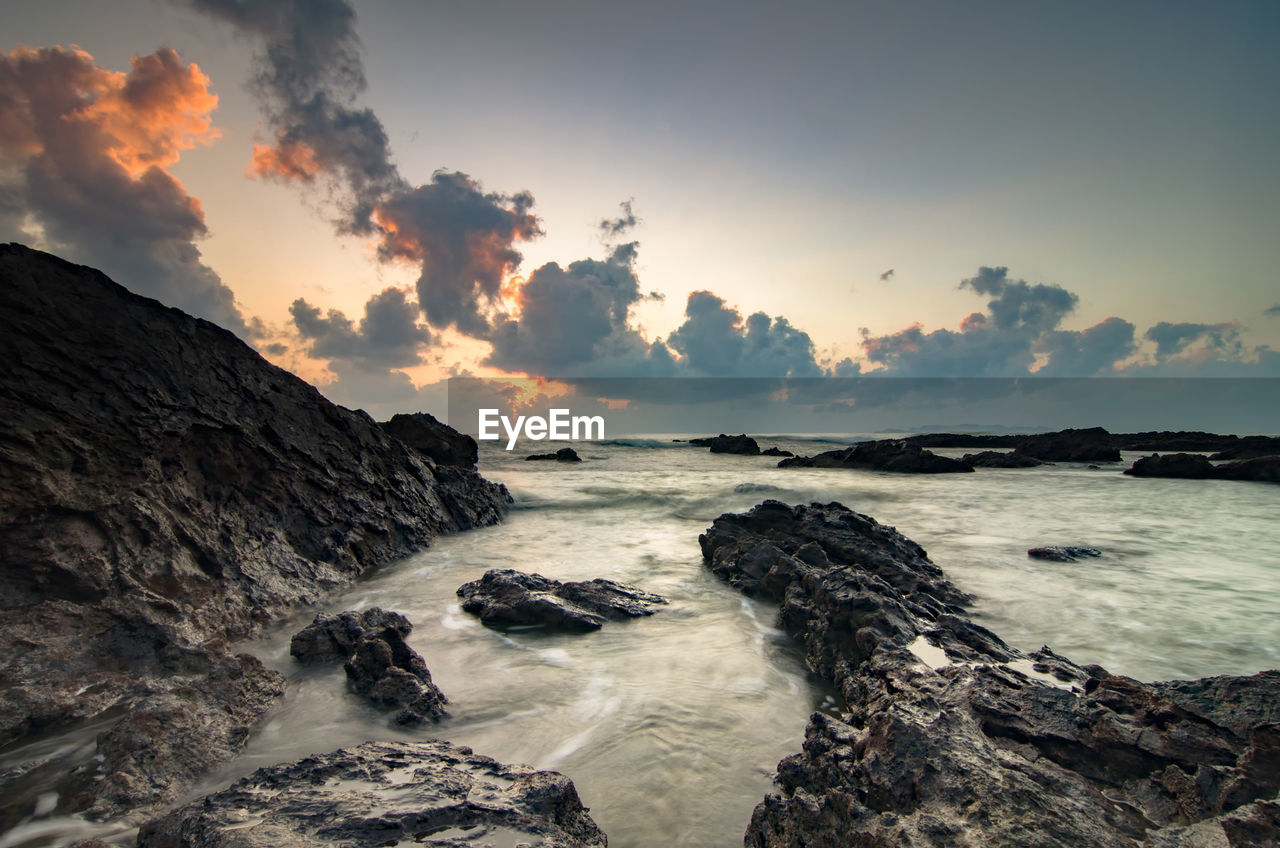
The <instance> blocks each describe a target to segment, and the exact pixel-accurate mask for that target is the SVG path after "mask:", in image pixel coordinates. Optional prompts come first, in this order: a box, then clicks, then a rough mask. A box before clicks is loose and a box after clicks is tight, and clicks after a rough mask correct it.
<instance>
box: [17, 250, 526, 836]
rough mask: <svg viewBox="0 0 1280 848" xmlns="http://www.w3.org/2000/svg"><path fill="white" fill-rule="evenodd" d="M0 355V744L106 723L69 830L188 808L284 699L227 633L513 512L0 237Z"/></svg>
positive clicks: (68, 267)
mask: <svg viewBox="0 0 1280 848" xmlns="http://www.w3.org/2000/svg"><path fill="white" fill-rule="evenodd" d="M0 362H3V363H4V366H3V368H0V468H3V472H2V473H0V638H3V640H4V642H5V644H8V645H15V646H21V648H20V649H18V650H12V651H7V652H5V654H4V656H3V657H0V745H9V744H12V743H14V742H16V741H17V740H20V739H23V738H26V737H31V736H33V735H35V734H41V733H48V732H54V731H57V730H59V729H65V728H68V727H69V726H71V725H74V724H76V723H79V722H83V721H86V720H90V719H94V720H97V721H101V722H103V724H104V729H103V730H101V731H100V732H99V733H98V734H97V737H96V738H97V741H96V743H95V746H93V747H92V748H91V750H90V751H89V752H88V753H87V758H88V759H87V761H86V762H84V763H83V764H82V765H81V766H76V767H74V768H72V769H71V770H70V771H69V772H68V774H67V776H66V779H65V780H64V781H63V782H62V784H61V786H60V792H59V794H60V800H59V809H58V812H59V813H60V814H71V813H75V812H81V811H83V812H86V813H87V814H88V815H90V816H92V817H99V818H100V817H110V816H114V815H118V814H120V813H123V812H125V811H126V810H129V809H131V808H136V807H141V806H145V805H150V804H156V803H160V802H164V801H167V800H171V799H173V798H176V797H177V796H178V795H179V794H180V793H181V792H182V791H183V790H184V788H185V787H186V786H188V785H189V784H190V783H191V781H192V780H193V779H195V778H196V777H198V776H199V775H201V774H203V773H205V772H207V771H208V770H210V769H212V768H214V767H216V766H217V765H219V764H220V763H222V762H224V761H226V760H227V759H228V758H230V757H231V756H232V755H233V754H234V752H235V751H237V750H238V749H239V748H240V747H241V746H242V745H243V744H244V742H245V740H246V739H247V738H248V737H249V734H250V732H251V730H252V728H253V727H254V726H255V724H256V723H257V722H258V721H260V720H261V718H262V717H263V716H264V715H265V713H266V711H267V710H268V709H269V708H270V706H271V704H272V703H273V702H274V700H275V699H276V698H277V697H279V695H280V694H281V692H282V691H283V680H282V678H281V676H280V675H279V674H277V673H276V672H273V671H270V670H268V669H266V668H263V666H262V664H261V663H259V662H258V661H257V660H255V659H253V658H252V657H248V656H232V655H231V654H230V652H229V650H228V648H227V645H228V643H229V641H230V640H234V639H239V638H242V637H245V636H248V635H250V634H253V633H254V632H256V631H257V629H258V628H259V627H260V625H261V624H262V623H264V622H267V621H270V620H271V619H273V618H274V617H276V616H278V615H280V614H282V613H284V612H286V611H288V610H290V609H292V608H294V607H296V606H298V605H301V604H309V603H314V602H316V601H319V600H320V599H322V598H323V597H325V595H326V594H327V593H329V592H330V591H332V590H333V589H334V588H336V587H338V586H341V585H342V584H344V583H347V582H349V581H350V580H352V579H354V578H355V577H356V576H358V575H359V574H361V573H362V572H363V571H365V570H366V569H368V568H371V567H374V566H377V565H379V564H381V563H385V562H389V561H391V560H393V559H396V558H399V557H402V556H404V555H406V554H408V553H410V552H412V551H414V550H417V549H419V548H422V547H424V546H426V545H427V544H429V542H430V541H431V540H432V539H433V538H434V537H435V536H437V535H439V534H441V533H447V532H450V531H454V530H459V529H464V528H467V527H471V526H474V525H478V524H491V523H493V522H495V521H497V520H499V518H500V517H501V515H502V514H503V512H504V511H505V509H506V505H507V503H508V502H509V500H510V497H509V495H508V494H507V492H506V490H505V489H503V488H502V487H500V486H497V485H494V484H492V483H489V482H487V481H485V480H484V479H483V478H481V477H480V476H479V475H478V474H476V473H475V472H474V471H469V470H464V469H460V468H446V467H443V466H435V467H433V464H432V463H431V462H429V461H427V460H426V459H424V458H423V457H422V455H421V454H419V453H418V452H417V451H415V450H413V449H411V448H409V447H407V446H406V445H405V444H404V443H402V442H400V441H399V440H397V439H394V438H392V437H391V436H389V435H388V434H387V433H385V432H384V431H383V430H382V429H380V428H379V427H378V426H377V425H376V424H375V423H374V422H373V421H372V420H371V419H370V418H369V417H368V416H367V415H365V414H364V413H360V412H353V411H351V410H347V409H343V408H341V407H338V406H335V405H333V404H332V403H330V402H329V401H327V400H325V399H324V398H323V397H322V396H321V395H320V393H319V392H318V391H317V390H316V389H315V388H314V387H313V386H310V385H308V384H307V383H305V382H303V381H302V380H299V379H298V378H296V377H294V376H293V375H292V374H289V373H288V372H286V371H284V370H282V369H280V368H277V367H275V366H274V365H271V364H270V363H268V362H266V361H265V360H264V359H263V358H262V357H261V356H259V355H258V354H257V353H256V352H254V351H253V350H252V349H250V348H249V347H248V346H246V345H245V344H243V343H242V342H241V341H240V340H239V339H237V338H236V337H235V336H234V335H232V334H231V333H229V332H227V331H225V330H222V329H220V328H218V327H216V326H214V325H213V324H210V323H209V322H207V321H202V320H197V319H195V318H192V317H191V316H189V315H186V314H185V313H183V312H180V311H178V310H176V309H169V308H166V307H164V306H162V305H160V304H159V303H157V302H156V301H154V300H150V299H148V298H143V297H138V296H137V295H134V294H131V293H130V292H128V291H126V290H125V289H124V288H122V287H120V286H118V285H116V284H115V283H113V282H111V281H110V280H109V279H107V278H106V277H105V276H104V275H102V274H101V273H100V272H98V271H94V270H92V269H90V268H85V267H82V266H77V265H73V264H71V263H68V262H64V261H63V260H60V259H58V258H56V257H53V256H50V255H48V254H44V253H40V252H38V251H34V250H30V249H28V248H25V247H22V246H20V245H0ZM38 771H39V769H36V770H35V771H34V772H30V773H32V774H34V773H35V772H38ZM24 779H25V778H24V777H22V776H21V775H15V773H13V772H10V773H8V776H7V777H6V781H7V782H6V784H5V787H4V788H3V793H2V794H3V795H4V796H5V797H12V796H13V795H15V794H20V793H21V792H23V791H26V790H24V789H23V786H24V785H25V784H23V783H22V781H23V780H24ZM14 781H16V782H14Z"/></svg>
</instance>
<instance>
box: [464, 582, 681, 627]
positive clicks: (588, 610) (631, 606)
mask: <svg viewBox="0 0 1280 848" xmlns="http://www.w3.org/2000/svg"><path fill="white" fill-rule="evenodd" d="M458 597H460V598H462V608H463V610H465V611H466V612H469V613H472V614H474V615H477V616H479V617H480V620H481V621H482V622H484V623H485V624H488V625H490V626H495V627H511V626H524V625H533V626H542V627H547V628H552V629H558V630H571V631H589V630H599V629H600V628H601V627H602V626H604V623H605V621H607V620H610V619H613V620H622V619H627V618H638V617H642V616H647V615H653V612H654V610H653V607H654V606H657V605H662V604H666V603H667V599H666V598H663V597H661V596H660V595H654V594H652V593H650V592H645V591H642V590H640V589H637V588H635V587H634V586H624V585H623V584H621V583H615V582H614V581H612V580H603V579H600V578H597V579H595V580H588V581H584V582H576V581H569V582H564V583H562V582H560V581H559V580H552V579H550V578H547V577H543V576H542V575H541V574H527V573H525V572H522V571H515V570H514V569H510V568H507V569H494V570H491V571H486V572H485V574H484V576H483V577H481V578H480V579H479V580H474V581H472V582H470V583H464V584H463V585H462V586H460V587H458Z"/></svg>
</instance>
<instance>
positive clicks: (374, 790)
mask: <svg viewBox="0 0 1280 848" xmlns="http://www.w3.org/2000/svg"><path fill="white" fill-rule="evenodd" d="M137 844H138V848H233V846H234V848H311V846H317V845H332V846H343V848H376V846H383V845H428V846H429V845H438V846H476V848H480V846H492V845H541V846H544V847H545V848H604V846H605V845H606V844H607V841H606V839H605V835H604V833H603V832H602V831H601V830H600V828H599V827H597V826H596V823H595V822H594V821H592V819H591V816H590V815H588V811H587V808H586V807H584V806H582V802H581V800H579V798H578V792H577V790H576V789H575V788H574V785H573V782H572V781H570V780H569V778H567V777H565V776H564V775H562V774H559V773H557V772H553V771H535V770H533V769H531V768H528V767H526V766H512V765H503V764H502V763H499V762H498V761H497V760H493V759H490V758H489V757H482V756H479V755H477V754H474V753H472V751H471V749H470V748H462V747H458V746H455V745H451V744H449V743H448V742H416V743H408V742H369V743H366V744H364V745H360V746H359V747H355V748H344V749H342V750H339V751H335V752H334V753H331V754H324V755H318V756H312V757H307V758H305V759H302V760H298V761H297V762H294V763H287V764H284V765H277V766H270V767H268V768H263V769H259V770H258V771H256V772H254V773H253V774H251V775H249V776H248V777H246V778H244V779H243V780H240V781H238V782H236V783H235V784H233V785H232V786H231V787H230V788H228V789H225V790H223V791H221V792H217V793H214V794H212V795H209V796H207V797H205V798H202V799H200V800H198V801H194V802H192V803H190V804H187V805H186V806H183V807H179V808H178V809H176V810H174V811H173V812H171V813H169V814H168V815H166V816H164V817H163V818H160V819H157V820H155V821H152V822H149V823H148V824H146V825H144V826H143V827H142V829H141V830H140V831H139V833H138V841H137Z"/></svg>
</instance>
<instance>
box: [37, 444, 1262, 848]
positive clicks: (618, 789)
mask: <svg viewBox="0 0 1280 848" xmlns="http://www.w3.org/2000/svg"><path fill="white" fill-rule="evenodd" d="M760 441H761V446H762V447H764V446H768V445H772V444H777V445H779V446H780V447H783V448H787V449H790V450H793V451H796V452H798V453H810V454H811V453H816V452H818V451H820V450H825V449H829V448H830V447H833V445H832V444H827V443H822V442H818V441H814V440H801V439H795V438H786V437H782V438H777V439H770V438H767V437H766V438H764V439H761V440H760ZM575 447H576V448H577V450H578V452H579V453H580V454H581V455H582V457H583V459H584V460H585V461H584V462H583V463H581V464H573V465H568V464H560V463H554V462H550V463H548V462H538V463H535V462H525V461H524V456H525V455H526V454H527V453H532V452H541V451H542V450H545V445H538V446H536V451H535V449H534V448H530V449H529V450H523V451H517V452H513V453H511V454H508V453H507V452H506V451H503V450H501V449H500V448H494V447H493V446H492V445H490V444H486V445H485V446H484V447H483V448H482V451H483V453H482V457H481V468H482V470H483V471H484V473H485V474H486V475H488V476H489V477H491V478H493V479H496V480H499V481H502V482H504V483H506V484H507V485H508V486H509V487H510V488H511V490H512V492H513V494H514V495H515V496H516V499H517V503H516V505H515V508H514V509H513V511H512V513H511V515H510V517H509V520H508V521H507V522H506V523H505V524H503V525H501V526H499V527H494V528H487V529H483V530H478V531H474V532H470V533H465V534H462V535H459V536H455V537H451V538H447V539H442V540H439V541H438V542H437V543H436V544H435V545H434V546H433V547H432V548H431V549H430V550H428V551H424V552H423V553H421V554H418V555H416V556H414V557H411V558H409V559H407V560H404V561H402V562H400V563H397V564H395V565H392V566H390V567H387V568H384V569H382V570H381V571H380V572H378V573H377V574H375V575H372V576H371V577H370V578H369V579H366V580H364V581H362V582H361V583H360V584H359V585H357V586H354V587H351V588H350V589H348V590H347V591H346V592H344V593H343V594H341V595H340V596H338V597H336V598H335V599H334V600H333V602H332V603H331V604H328V605H327V606H326V607H325V610H326V611H337V610H341V609H347V608H361V607H367V606H375V605H376V606H383V607H387V608H391V609H396V610H399V611H401V612H403V613H405V614H406V615H408V616H409V618H410V619H411V620H412V621H413V622H414V624H415V625H416V627H415V630H414V632H413V634H412V636H411V637H410V639H409V641H410V644H412V645H413V646H414V647H415V648H416V649H417V650H418V651H419V652H420V653H421V654H422V655H423V656H424V657H425V659H426V661H427V664H428V666H429V667H430V668H431V672H432V674H433V676H434V677H435V680H436V682H437V683H438V684H439V685H440V687H441V689H443V690H444V692H445V693H446V694H447V695H448V696H449V698H450V701H451V712H452V718H450V719H449V720H447V721H445V722H444V723H442V724H440V725H438V726H436V727H434V728H427V729H422V730H416V731H404V730H401V729H397V728H394V727H392V726H391V725H390V723H389V721H390V717H389V716H388V715H387V714H385V713H382V712H379V711H377V710H375V709H373V708H372V707H370V706H368V705H367V704H366V703H364V702H363V701H361V700H360V699H358V698H356V697H355V696H352V695H349V694H347V693H346V690H345V681H344V675H343V672H342V670H341V668H339V667H334V668H330V669H302V668H300V667H298V666H297V665H296V664H294V663H293V662H292V661H291V659H290V658H289V656H288V641H289V636H290V635H291V634H292V633H293V632H294V631H296V630H297V629H298V628H299V627H301V626H302V625H303V624H305V623H306V622H307V621H308V620H309V619H310V617H311V615H312V614H313V613H314V611H311V612H308V613H306V614H303V615H299V616H297V617H296V618H295V619H294V620H293V621H290V622H287V623H284V624H282V625H281V626H280V627H279V628H277V629H276V630H274V631H273V632H272V633H270V634H268V635H267V637H266V638H264V639H262V640H259V641H257V642H255V643H252V644H250V645H246V646H244V647H245V648H246V649H248V650H251V651H254V652H256V653H258V654H259V656H261V657H262V658H263V659H264V660H265V661H266V662H268V663H269V664H272V665H273V666H275V667H277V668H279V669H281V670H282V671H284V672H285V673H286V674H287V675H288V676H289V681H290V685H289V691H288V694H287V696H286V698H285V702H284V704H283V706H282V707H281V708H280V709H279V710H277V711H276V712H275V713H274V714H273V717H272V719H271V720H270V722H269V724H268V725H267V726H266V727H265V728H264V730H263V731H262V732H261V733H260V734H259V735H258V736H257V737H256V738H255V739H254V740H253V741H252V742H251V743H250V745H249V748H248V750H247V752H246V753H245V755H244V756H242V757H241V758H240V759H238V760H237V761H236V762H235V763H233V764H232V765H231V767H229V768H227V769H225V770H223V771H222V772H220V773H219V774H218V775H217V776H216V777H215V778H213V779H211V780H210V781H208V782H206V784H205V785H203V786H202V787H200V789H199V791H207V790H209V789H211V788H218V787H220V786H222V785H225V784H226V783H228V782H229V781H230V780H231V779H232V778H233V777H235V776H237V775H239V774H244V773H247V772H249V771H251V770H252V769H254V768H256V767H258V766H261V765H266V764H269V763H274V762H280V761H284V760H289V759H294V758H296V757H299V756H302V755H304V754H309V753H313V752H317V751H326V750H332V749H334V748H337V747H339V746H342V745H347V744H356V743H359V742H363V741H365V740H368V739H405V738H418V737H429V736H438V737H442V738H446V739H450V740H452V741H454V742H457V743H460V744H465V745H470V746H472V747H474V748H475V750H476V751H477V752H479V753H483V754H487V755H489V756H493V757H496V758H497V759H500V760H503V761H508V762H525V763H529V764H531V765H534V766H537V767H542V768H554V769H557V770H559V771H563V772H565V773H566V774H568V775H569V776H570V777H572V778H573V780H574V782H575V783H576V784H577V786H578V789H579V792H580V794H581V795H582V797H583V800H584V802H585V803H586V804H587V805H588V806H589V807H590V808H591V811H592V815H593V816H594V817H595V818H596V820H597V822H598V823H599V824H600V825H601V827H603V828H604V829H605V831H606V832H607V833H608V834H609V842H610V845H612V846H615V848H639V846H653V845H678V846H729V845H734V846H736V845H740V844H741V840H742V832H743V830H744V829H745V826H746V824H747V821H748V819H749V817H750V813H751V809H752V808H753V807H754V806H755V804H756V803H758V802H759V800H760V798H761V797H762V796H763V794H764V793H765V792H767V791H770V789H771V776H772V774H773V770H774V767H775V765H776V763H777V761H778V760H779V759H780V758H781V757H783V756H785V755H787V754H789V753H792V752H794V751H797V750H799V748H800V744H801V741H802V739H803V731H804V725H805V722H806V720H807V717H808V715H809V714H810V713H811V712H812V711H813V710H814V709H832V708H834V706H835V704H834V701H833V700H832V698H831V695H830V692H829V690H828V689H827V688H826V687H824V686H822V685H819V684H817V683H815V682H814V681H812V680H811V679H810V678H809V677H808V676H807V674H806V672H805V670H804V667H803V661H802V657H801V655H800V653H799V651H798V650H797V648H796V647H795V646H794V645H793V644H792V643H791V641H790V640H789V639H787V638H786V637H784V636H783V635H782V634H781V633H780V632H779V631H778V630H777V629H776V628H775V626H774V616H775V614H776V609H775V608H774V607H773V606H772V605H770V604H764V603H758V602H755V601H750V600H747V599H745V598H743V597H742V596H741V595H740V594H739V593H737V592H736V591H734V590H732V589H730V588H728V587H727V586H726V585H724V584H722V583H721V582H720V581H719V580H717V579H716V578H714V577H713V576H711V575H710V574H708V572H707V571H706V569H705V568H704V566H703V565H702V562H701V555H700V552H699V549H698V542H697V538H698V534H699V533H701V532H702V531H703V530H705V529H706V528H707V526H708V525H709V524H710V523H711V521H712V519H714V518H715V517H716V516H717V515H719V514H721V513H723V512H730V511H741V510H746V509H749V508H750V507H751V506H753V505H755V504H757V503H759V502H760V501H761V500H763V499H765V498H777V499H779V500H783V501H787V502H789V503H799V502H807V501H812V500H818V501H832V500H835V501H840V502H841V503H844V504H845V505H846V506H848V507H850V508H852V509H856V510H858V511H859V512H864V513H867V514H869V515H871V516H873V517H875V518H876V519H877V520H878V521H880V522H881V523H884V524H889V525H894V526H896V527H897V528H898V529H899V530H900V531H901V532H902V533H904V534H906V535H907V536H909V537H911V538H913V539H915V540H916V541H918V542H919V543H921V544H922V545H923V546H924V547H925V549H926V550H928V551H929V554H930V557H931V558H932V559H933V560H934V561H935V562H936V563H937V564H938V565H940V566H942V568H943V569H945V570H946V571H947V573H948V574H949V575H950V577H951V579H952V580H954V581H955V582H956V583H958V584H959V585H960V586H961V587H962V588H964V589H966V590H968V591H970V592H972V593H973V594H975V595H976V596H977V598H978V601H977V603H976V605H975V607H976V611H977V613H978V614H979V617H980V620H981V621H982V622H983V623H984V624H985V625H986V626H988V627H990V628H992V629H993V630H995V631H996V632H997V633H999V634H1000V635H1001V636H1002V637H1004V638H1005V639H1006V641H1008V642H1010V643H1011V644H1014V645H1016V646H1018V647H1021V648H1025V649H1034V648H1037V647H1039V646H1040V645H1042V644H1048V645H1049V646H1051V647H1052V648H1053V649H1054V650H1055V651H1058V652H1060V653H1063V654H1065V655H1067V656H1069V657H1071V658H1072V659H1073V660H1075V661H1076V662H1079V663H1099V664H1101V665H1103V666H1105V667H1107V668H1108V669H1110V670H1111V671H1113V672H1118V673H1123V674H1129V675H1133V676H1135V677H1139V678H1143V679H1168V678H1173V677H1198V676H1203V675H1209V674H1245V673H1251V672H1254V671H1258V670H1261V669H1264V668H1273V667H1276V666H1277V665H1280V617H1278V616H1276V614H1275V612H1274V610H1275V609H1277V608H1278V607H1280V561H1278V557H1277V553H1276V552H1277V551H1280V527H1278V526H1277V523H1276V521H1275V518H1274V516H1275V515H1276V512H1277V505H1280V487H1277V486H1275V485H1268V484H1254V483H1238V482H1228V481H1190V480H1159V479H1134V478H1129V477H1125V476H1122V475H1121V474H1120V473H1119V472H1120V469H1122V468H1124V467H1127V466H1128V461H1126V462H1125V463H1121V464H1116V465H1113V466H1104V467H1103V468H1101V469H1096V470H1095V469H1090V468H1088V467H1086V466H1084V465H1078V464H1061V465H1055V466H1047V467H1042V468H1033V469H1008V470H995V469H992V470H979V471H977V472H976V473H974V474H949V475H937V476H926V475H922V476H915V475H894V474H888V473H879V472H864V471H847V470H826V469H778V468H776V467H775V463H776V459H774V458H770V457H740V456H729V455H711V454H709V453H708V452H707V451H706V450H705V449H703V448H694V447H690V446H687V445H682V444H673V443H672V442H671V441H670V437H661V438H652V439H630V440H618V441H616V442H613V443H604V444H586V445H583V444H579V445H576V446H575ZM940 452H942V453H948V454H952V455H958V454H960V453H963V451H940ZM1133 456H1137V454H1134V455H1133ZM1131 458H1132V457H1130V456H1129V455H1126V460H1129V459H1131ZM1046 544H1083V545H1087V546H1090V547H1096V548H1099V549H1101V550H1102V552H1103V555H1102V557H1100V558H1098V559H1090V560H1086V561H1082V562H1078V563H1052V562H1041V561H1038V560H1032V559H1029V558H1028V557H1027V556H1026V549H1027V548H1029V547H1032V546H1036V545H1046ZM490 568H518V569H522V570H526V571H537V572H539V573H542V574H545V575H547V576H549V577H555V578H558V579H590V578H593V577H607V578H611V579H614V580H619V581H621V582H624V583H630V584H633V585H636V586H639V587H640V588H642V589H645V590H648V591H653V592H658V593H659V594H662V595H665V596H666V597H668V598H670V599H671V605H670V606H668V607H663V608H661V609H660V610H659V611H658V612H657V613H656V614H655V615H654V616H652V617H650V618H646V619H638V620H635V621H628V622H611V623H609V624H607V625H606V626H605V627H604V629H603V630H601V631H599V632H597V633H589V634H564V635H561V634H548V633H543V632H539V631H537V630H515V631H509V632H505V633H504V632H499V631H495V630H490V629H488V628H485V627H483V626H481V625H480V624H479V623H478V622H477V621H476V620H475V619H474V618H473V617H472V616H470V615H467V614H465V613H463V612H462V611H461V610H460V609H459V607H458V605H457V602H456V598H455V595H454V592H455V590H456V589H457V587H458V586H459V585H461V584H462V583H465V582H467V581H469V580H473V579H475V578H476V577H479V576H480V575H481V574H482V573H483V572H484V571H485V570H487V569H490ZM33 824H38V821H35V822H33ZM42 840H43V843H42V844H60V843H59V842H58V839H57V838H51V837H48V836H45V837H42ZM67 841H70V840H69V839H66V840H63V841H62V842H61V844H65V843H66V842H67ZM12 844H24V843H21V842H18V843H12ZM25 844H37V843H36V842H30V843H25Z"/></svg>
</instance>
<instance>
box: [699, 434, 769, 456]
mask: <svg viewBox="0 0 1280 848" xmlns="http://www.w3.org/2000/svg"><path fill="white" fill-rule="evenodd" d="M689 444H691V445H698V446H699V447H704V448H710V449H711V453H737V454H742V455H744V456H759V455H760V445H759V444H757V443H756V440H755V439H753V438H751V437H750V436H748V435H747V434H746V433H740V434H739V435H737V436H726V435H725V434H724V433H721V434H720V435H718V436H707V437H706V438H702V439H690V440H689Z"/></svg>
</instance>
